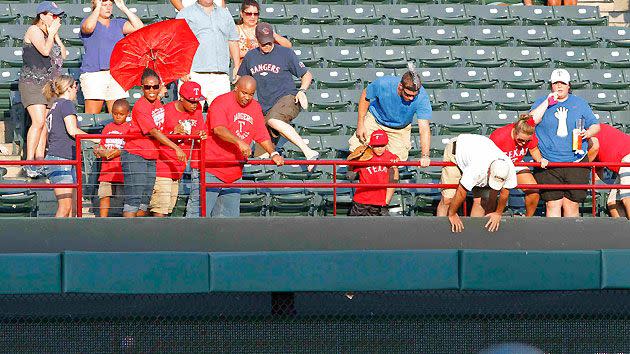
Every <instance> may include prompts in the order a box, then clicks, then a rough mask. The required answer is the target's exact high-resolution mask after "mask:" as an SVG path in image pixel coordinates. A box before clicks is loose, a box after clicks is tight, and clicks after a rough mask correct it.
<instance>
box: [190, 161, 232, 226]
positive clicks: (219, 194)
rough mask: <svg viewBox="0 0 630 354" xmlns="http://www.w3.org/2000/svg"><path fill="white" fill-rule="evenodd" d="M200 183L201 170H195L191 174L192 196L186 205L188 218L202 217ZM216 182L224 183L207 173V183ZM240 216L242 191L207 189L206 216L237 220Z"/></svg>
mask: <svg viewBox="0 0 630 354" xmlns="http://www.w3.org/2000/svg"><path fill="white" fill-rule="evenodd" d="M239 181H240V180H239ZM199 182H200V180H199V170H197V169H193V170H192V173H191V185H190V195H189V196H188V203H187V204H186V217H187V218H198V217H199V216H200V206H199V198H200V197H199V186H200V184H199ZM215 182H222V181H221V180H220V179H218V178H216V177H215V176H214V175H212V174H210V173H208V172H206V183H215ZM237 182H238V181H237ZM240 214H241V190H240V189H238V188H206V216H208V217H213V218H236V217H238V216H239V215H240Z"/></svg>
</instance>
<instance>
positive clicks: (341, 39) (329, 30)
mask: <svg viewBox="0 0 630 354" xmlns="http://www.w3.org/2000/svg"><path fill="white" fill-rule="evenodd" d="M322 34H323V35H324V37H327V38H331V39H332V41H333V44H334V45H336V46H340V45H357V44H362V45H365V44H372V43H373V42H374V37H373V36H370V35H369V34H368V31H367V29H366V28H365V25H341V26H339V25H335V26H331V25H329V26H326V25H323V26H322Z"/></svg>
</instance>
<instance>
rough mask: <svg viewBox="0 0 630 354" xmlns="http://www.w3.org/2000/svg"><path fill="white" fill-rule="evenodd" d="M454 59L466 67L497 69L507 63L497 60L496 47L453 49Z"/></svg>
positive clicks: (503, 60)
mask: <svg viewBox="0 0 630 354" xmlns="http://www.w3.org/2000/svg"><path fill="white" fill-rule="evenodd" d="M452 51H453V58H454V59H459V60H460V61H462V63H463V65H465V66H473V67H482V68H496V67H499V66H502V65H503V64H505V63H506V62H507V60H506V59H503V58H497V52H496V49H495V47H481V46H476V47H453V48H452Z"/></svg>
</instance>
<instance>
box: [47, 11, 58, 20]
mask: <svg viewBox="0 0 630 354" xmlns="http://www.w3.org/2000/svg"><path fill="white" fill-rule="evenodd" d="M46 15H50V16H52V18H53V19H54V20H56V19H58V18H59V15H55V14H54V13H52V12H47V13H46Z"/></svg>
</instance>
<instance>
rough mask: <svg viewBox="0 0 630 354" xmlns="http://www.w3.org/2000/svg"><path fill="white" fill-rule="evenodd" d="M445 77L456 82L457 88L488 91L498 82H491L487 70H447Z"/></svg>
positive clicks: (444, 70)
mask: <svg viewBox="0 0 630 354" xmlns="http://www.w3.org/2000/svg"><path fill="white" fill-rule="evenodd" d="M442 71H443V72H444V77H446V78H448V79H449V80H451V81H454V82H455V88H469V89H487V88H493V87H495V86H496V85H497V83H498V81H497V80H490V78H489V77H488V72H487V71H486V69H485V68H446V69H442Z"/></svg>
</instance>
